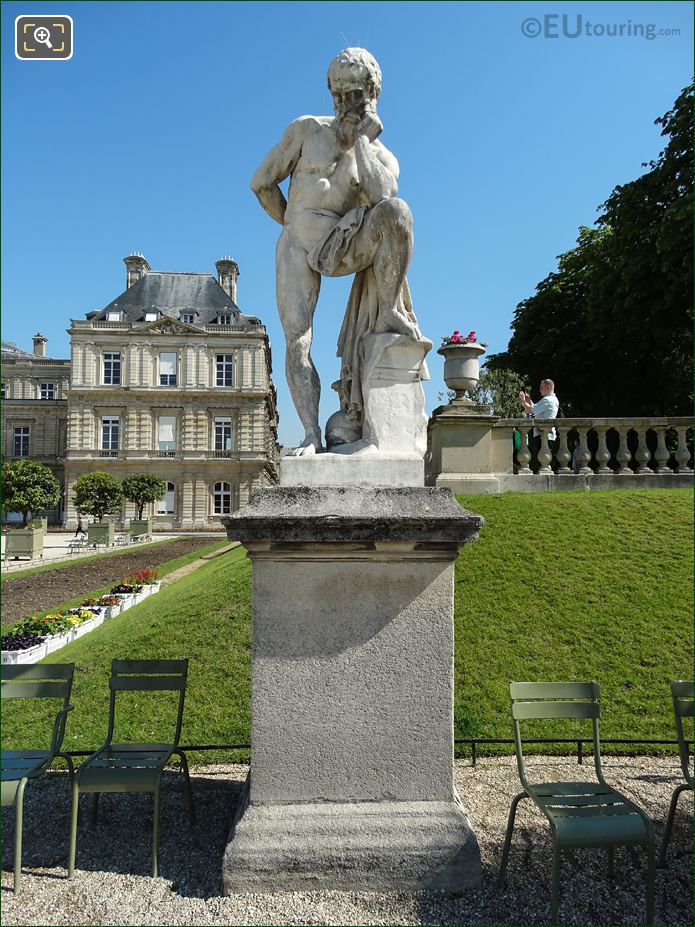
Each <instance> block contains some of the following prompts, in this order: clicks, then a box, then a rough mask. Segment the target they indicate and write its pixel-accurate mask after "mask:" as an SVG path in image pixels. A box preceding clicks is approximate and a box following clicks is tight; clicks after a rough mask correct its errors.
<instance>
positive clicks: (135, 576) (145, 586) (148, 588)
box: [127, 567, 162, 595]
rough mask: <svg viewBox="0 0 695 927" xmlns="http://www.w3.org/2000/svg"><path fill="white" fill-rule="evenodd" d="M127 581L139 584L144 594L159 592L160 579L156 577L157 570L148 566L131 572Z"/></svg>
mask: <svg viewBox="0 0 695 927" xmlns="http://www.w3.org/2000/svg"><path fill="white" fill-rule="evenodd" d="M127 582H129V583H133V584H134V585H136V586H140V587H141V588H142V591H143V593H144V595H152V594H153V593H155V592H159V589H160V587H161V585H162V584H161V582H160V580H159V579H157V571H156V570H153V569H151V568H150V567H146V568H144V569H142V570H136V571H135V572H134V573H131V574H130V576H129V577H128V579H127Z"/></svg>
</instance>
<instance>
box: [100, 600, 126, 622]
mask: <svg viewBox="0 0 695 927" xmlns="http://www.w3.org/2000/svg"><path fill="white" fill-rule="evenodd" d="M122 610H123V603H122V602H119V603H118V605H104V621H110V620H111V619H112V618H115V617H116V615H120V614H121V612H122Z"/></svg>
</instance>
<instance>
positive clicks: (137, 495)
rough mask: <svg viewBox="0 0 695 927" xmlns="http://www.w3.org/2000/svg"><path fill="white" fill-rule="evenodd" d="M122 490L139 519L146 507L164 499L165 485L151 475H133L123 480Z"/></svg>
mask: <svg viewBox="0 0 695 927" xmlns="http://www.w3.org/2000/svg"><path fill="white" fill-rule="evenodd" d="M122 489H123V495H124V496H125V498H126V499H127V500H128V502H134V503H135V505H136V507H137V510H138V518H139V519H140V518H142V513H143V510H144V508H145V506H146V505H149V503H150V502H156V501H157V499H163V498H164V496H165V495H166V491H167V484H166V483H165V482H164V480H160V478H159V477H158V476H154V475H153V474H151V473H134V474H133V476H127V477H126V478H125V479H124V480H123V483H122Z"/></svg>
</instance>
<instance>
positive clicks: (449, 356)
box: [437, 341, 485, 403]
mask: <svg viewBox="0 0 695 927" xmlns="http://www.w3.org/2000/svg"><path fill="white" fill-rule="evenodd" d="M484 353H485V348H484V347H483V346H482V345H481V344H478V343H477V342H476V341H471V342H465V343H463V344H443V345H442V346H441V348H439V349H438V351H437V354H441V355H442V357H443V358H444V382H445V383H446V385H447V386H448V388H449V389H453V390H454V391H455V393H456V400H457V401H458V402H470V403H472V402H473V400H472V399H470V398H469V397H468V396H465V395H464V393H466V392H467V391H469V390H472V389H475V387H476V386H477V383H478V380H479V379H480V355H481V354H484Z"/></svg>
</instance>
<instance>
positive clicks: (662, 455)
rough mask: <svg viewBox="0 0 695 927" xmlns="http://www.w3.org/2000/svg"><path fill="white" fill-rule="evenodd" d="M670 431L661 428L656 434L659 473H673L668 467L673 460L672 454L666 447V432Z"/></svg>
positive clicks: (656, 455)
mask: <svg viewBox="0 0 695 927" xmlns="http://www.w3.org/2000/svg"><path fill="white" fill-rule="evenodd" d="M668 430H669V429H668V428H659V429H658V431H657V433H656V434H657V444H656V451H655V452H654V460H656V463H657V467H656V472H657V473H673V471H672V470H671V468H670V467H669V465H668V462H669V460H670V459H671V452H670V451H669V449H668V448H667V447H666V432H667V431H668Z"/></svg>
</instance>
